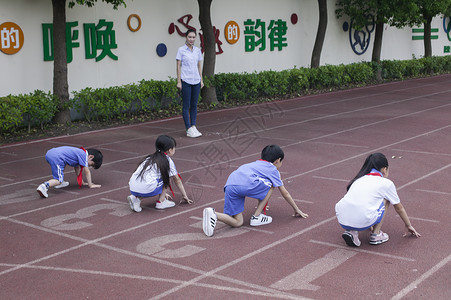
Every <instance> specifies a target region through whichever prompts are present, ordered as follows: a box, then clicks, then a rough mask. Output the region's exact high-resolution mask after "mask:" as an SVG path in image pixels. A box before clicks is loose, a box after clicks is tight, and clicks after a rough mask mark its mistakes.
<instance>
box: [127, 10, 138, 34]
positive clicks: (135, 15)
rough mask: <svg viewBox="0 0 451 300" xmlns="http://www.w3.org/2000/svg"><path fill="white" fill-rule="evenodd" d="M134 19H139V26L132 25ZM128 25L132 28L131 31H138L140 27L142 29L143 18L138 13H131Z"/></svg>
mask: <svg viewBox="0 0 451 300" xmlns="http://www.w3.org/2000/svg"><path fill="white" fill-rule="evenodd" d="M132 19H136V20H137V21H138V26H136V27H133V26H132ZM127 26H128V29H130V31H132V32H136V31H138V30H139V29H141V18H140V17H139V16H138V15H137V14H131V15H130V16H128V19H127Z"/></svg>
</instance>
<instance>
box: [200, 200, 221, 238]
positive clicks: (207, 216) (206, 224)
mask: <svg viewBox="0 0 451 300" xmlns="http://www.w3.org/2000/svg"><path fill="white" fill-rule="evenodd" d="M216 221H218V216H216V213H215V209H214V208H211V207H207V208H204V213H203V217H202V229H203V230H204V233H205V235H206V236H212V235H213V233H214V231H215V227H216Z"/></svg>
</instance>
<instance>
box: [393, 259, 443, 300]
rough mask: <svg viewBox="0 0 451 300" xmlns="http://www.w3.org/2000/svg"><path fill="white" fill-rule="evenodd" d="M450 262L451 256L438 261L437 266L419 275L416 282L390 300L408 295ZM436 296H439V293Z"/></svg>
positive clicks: (397, 299)
mask: <svg viewBox="0 0 451 300" xmlns="http://www.w3.org/2000/svg"><path fill="white" fill-rule="evenodd" d="M450 261H451V254H450V255H448V256H447V257H445V258H444V259H443V260H442V261H440V262H439V263H438V264H436V265H435V266H433V267H432V268H431V269H429V270H428V271H427V272H426V273H423V275H421V276H420V277H419V278H418V279H417V280H415V281H413V282H412V283H410V284H409V285H408V286H406V287H405V288H403V289H402V290H401V291H399V292H398V293H397V294H396V295H395V296H393V298H391V299H392V300H399V299H402V298H403V297H404V296H406V295H407V294H408V293H410V292H411V291H412V290H414V289H415V288H416V287H417V286H418V285H419V284H420V283H422V282H423V281H425V280H426V279H428V278H429V277H430V276H432V275H434V274H435V273H436V272H437V271H438V270H440V269H441V268H442V267H444V266H445V265H446V264H447V263H449V262H450ZM438 295H440V293H439V294H438ZM438 295H437V296H438Z"/></svg>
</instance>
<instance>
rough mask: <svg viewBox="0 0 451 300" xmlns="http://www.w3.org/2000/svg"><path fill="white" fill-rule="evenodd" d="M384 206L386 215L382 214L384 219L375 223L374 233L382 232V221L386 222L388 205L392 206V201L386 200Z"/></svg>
mask: <svg viewBox="0 0 451 300" xmlns="http://www.w3.org/2000/svg"><path fill="white" fill-rule="evenodd" d="M384 206H385V208H384V209H385V211H384V215H383V216H382V220H381V221H380V222H379V223H377V224H375V225H374V226H373V230H372V232H373V233H374V234H379V233H380V231H381V227H382V222H384V218H385V214H386V213H387V210H388V207H389V206H390V202H389V201H387V200H384Z"/></svg>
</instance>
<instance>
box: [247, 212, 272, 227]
mask: <svg viewBox="0 0 451 300" xmlns="http://www.w3.org/2000/svg"><path fill="white" fill-rule="evenodd" d="M271 222H272V218H271V217H270V216H267V215H264V214H260V215H259V216H258V217H256V216H252V217H251V222H250V225H251V226H261V225H266V224H269V223H271Z"/></svg>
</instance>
